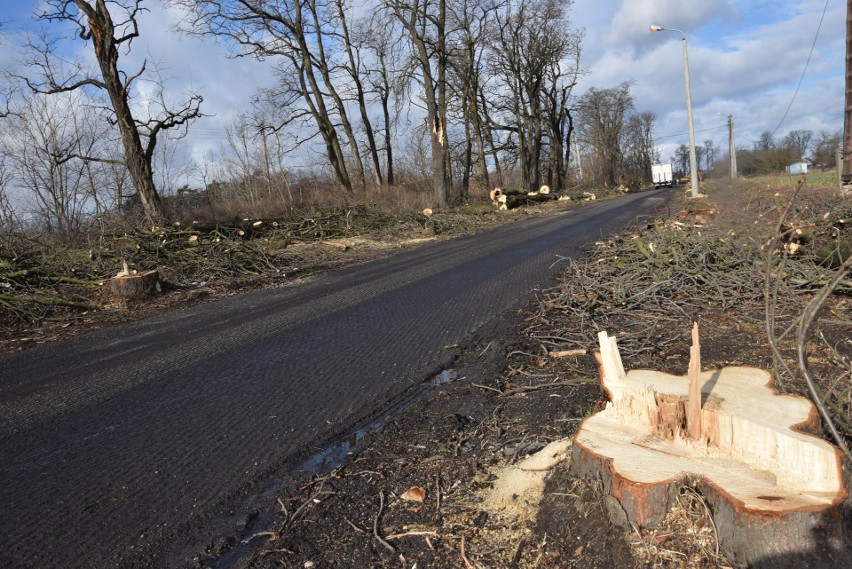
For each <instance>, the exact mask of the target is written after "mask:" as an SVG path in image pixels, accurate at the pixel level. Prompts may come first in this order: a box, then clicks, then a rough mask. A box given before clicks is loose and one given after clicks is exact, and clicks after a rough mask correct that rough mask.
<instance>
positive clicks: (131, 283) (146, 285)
mask: <svg viewBox="0 0 852 569" xmlns="http://www.w3.org/2000/svg"><path fill="white" fill-rule="evenodd" d="M109 289H110V291H111V292H112V293H113V294H114V295H116V296H118V297H121V298H125V299H131V298H146V297H148V296H152V295H154V294H155V293H157V292H158V291H159V289H160V274H159V273H158V272H157V271H145V272H144V273H135V272H134V273H128V272H126V269H125V271H122V272H121V273H119V274H117V275H116V276H114V277H112V278H111V279H110V280H109Z"/></svg>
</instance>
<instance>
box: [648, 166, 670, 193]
mask: <svg viewBox="0 0 852 569" xmlns="http://www.w3.org/2000/svg"><path fill="white" fill-rule="evenodd" d="M651 179H652V180H654V187H655V188H661V187H663V186H669V187H671V185H672V183H673V180H674V176H673V175H672V164H671V162H668V163H666V164H651Z"/></svg>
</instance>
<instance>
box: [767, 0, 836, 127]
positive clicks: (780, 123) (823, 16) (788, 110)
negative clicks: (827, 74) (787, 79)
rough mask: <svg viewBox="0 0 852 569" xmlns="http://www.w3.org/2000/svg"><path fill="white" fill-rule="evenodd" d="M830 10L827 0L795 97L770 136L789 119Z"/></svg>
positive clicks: (826, 0) (794, 93)
mask: <svg viewBox="0 0 852 569" xmlns="http://www.w3.org/2000/svg"><path fill="white" fill-rule="evenodd" d="M826 11H828V0H825V6H823V8H822V16H821V17H820V19H819V25H818V26H817V29H816V33H815V34H814V41H813V43H812V44H811V51H810V53H808V60H807V61H806V62H805V68H804V69H802V75H801V77H799V84H798V85H796V90H795V91H794V92H793V97H792V98H791V99H790V104H789V105H787V110H786V111H784V116H783V117H781V122H779V123H778V126H776V127H775V130H773V131H772V134H770V135H769V137H770V138H772V137H773V136H775V133H776V132H778V129H780V128H781V125H782V124H784V121H785V120H787V114H788V113H789V112H790V109H791V108H792V107H793V103H794V102H795V101H796V95H798V94H799V89H800V88H801V87H802V81H804V80H805V73H806V72H807V70H808V66H809V65H810V64H811V56H812V55H813V54H814V48H815V47H816V42H817V38H819V31H820V29H821V28H822V22H823V20H825V13H826Z"/></svg>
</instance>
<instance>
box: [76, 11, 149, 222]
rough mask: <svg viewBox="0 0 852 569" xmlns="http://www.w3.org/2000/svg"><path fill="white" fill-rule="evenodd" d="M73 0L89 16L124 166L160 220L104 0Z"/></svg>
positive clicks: (146, 156) (145, 206) (144, 202)
mask: <svg viewBox="0 0 852 569" xmlns="http://www.w3.org/2000/svg"><path fill="white" fill-rule="evenodd" d="M74 2H75V4H77V6H78V7H79V8H80V10H81V11H83V13H85V14H86V15H87V16H88V18H89V30H90V31H91V35H92V43H93V44H94V47H95V56H96V59H97V61H98V67H99V68H100V70H101V76H102V77H103V82H104V85H105V86H106V91H107V94H108V95H109V99H110V103H111V104H112V108H113V111H114V112H115V118H116V123H117V124H118V131H119V133H120V135H121V143H122V146H123V147H124V157H125V162H126V164H127V170H128V172H129V173H130V178H131V179H132V180H133V185H134V187H135V188H136V193H137V195H138V196H139V201H140V203H141V205H142V211H143V212H144V215H145V218H146V219H147V220H148V221H149V222H151V223H161V222H162V221H163V219H165V214H164V212H163V204H162V201H161V200H160V195H159V194H158V193H157V188H156V186H155V184H154V175H153V171H152V168H151V157H150V155H149V153H148V152H146V149H145V148H144V147H143V145H142V140H141V138H140V136H139V130H138V128H137V126H136V121H134V119H133V113H132V112H131V110H130V103H129V101H128V93H127V89H126V86H125V84H124V82H123V81H122V78H121V73H120V71H119V70H118V44H117V43H116V39H115V25H114V24H113V21H112V16H111V15H110V13H109V10H108V9H107V7H106V3H105V1H104V0H97V2H96V5H95V8H92V6H91V5H89V4H88V3H86V2H84V1H83V0H74Z"/></svg>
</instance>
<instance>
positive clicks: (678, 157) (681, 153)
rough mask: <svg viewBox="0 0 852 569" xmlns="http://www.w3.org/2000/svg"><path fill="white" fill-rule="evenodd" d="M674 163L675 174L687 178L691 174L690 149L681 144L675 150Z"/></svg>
mask: <svg viewBox="0 0 852 569" xmlns="http://www.w3.org/2000/svg"><path fill="white" fill-rule="evenodd" d="M672 162H673V163H674V169H675V172H677V173H678V174H680V175H681V176H685V175H686V174H688V173H689V147H688V146H687V145H685V144H681V145H680V146H678V147H677V148H676V149H675V152H674V155H673V156H672Z"/></svg>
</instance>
